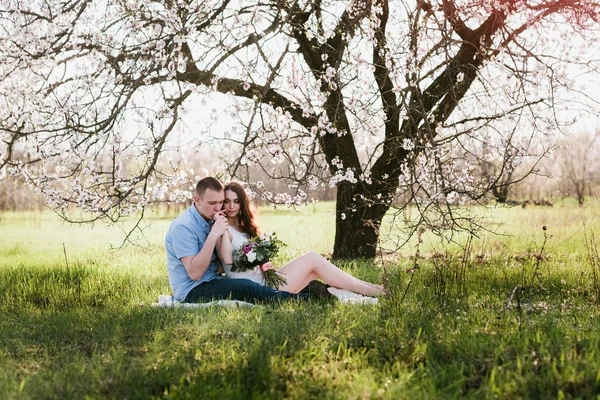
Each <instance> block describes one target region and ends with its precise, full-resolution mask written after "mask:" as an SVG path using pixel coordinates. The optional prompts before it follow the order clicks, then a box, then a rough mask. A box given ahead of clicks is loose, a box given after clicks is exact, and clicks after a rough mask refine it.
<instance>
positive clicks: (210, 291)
mask: <svg viewBox="0 0 600 400" xmlns="http://www.w3.org/2000/svg"><path fill="white" fill-rule="evenodd" d="M309 298H310V295H309V294H307V293H298V294H294V293H289V292H283V291H279V290H275V289H272V288H270V287H268V286H263V285H261V284H259V283H256V282H253V281H251V280H249V279H228V278H217V279H213V280H212V281H208V282H204V283H201V284H199V285H198V286H196V287H195V288H193V289H192V290H191V291H190V292H189V293H188V295H187V296H186V297H185V300H184V302H185V303H202V302H208V301H212V300H241V301H248V302H250V303H258V302H270V303H273V302H277V301H280V300H288V299H294V300H308V299H309Z"/></svg>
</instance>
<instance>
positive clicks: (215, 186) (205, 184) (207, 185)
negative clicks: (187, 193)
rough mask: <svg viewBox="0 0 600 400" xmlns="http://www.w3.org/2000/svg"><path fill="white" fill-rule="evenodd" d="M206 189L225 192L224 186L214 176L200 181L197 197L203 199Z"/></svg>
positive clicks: (197, 187)
mask: <svg viewBox="0 0 600 400" xmlns="http://www.w3.org/2000/svg"><path fill="white" fill-rule="evenodd" d="M206 189H211V190H214V191H215V192H222V191H223V184H222V183H221V182H220V181H219V180H218V179H217V178H213V177H212V176H207V177H206V178H202V179H200V180H199V181H198V184H197V185H196V196H198V197H201V196H202V195H203V194H204V192H206Z"/></svg>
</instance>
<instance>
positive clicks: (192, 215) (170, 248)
mask: <svg viewBox="0 0 600 400" xmlns="http://www.w3.org/2000/svg"><path fill="white" fill-rule="evenodd" d="M210 228H211V226H210V224H209V223H208V222H206V220H204V218H202V216H201V215H200V213H199V212H198V210H196V207H194V204H192V206H191V207H189V208H188V209H187V210H185V211H184V212H183V213H182V214H181V215H180V216H178V217H177V218H175V220H174V221H173V222H172V223H171V226H170V227H169V230H168V231H167V237H166V238H165V247H166V249H167V268H168V269H169V284H170V285H171V288H172V289H173V297H174V298H175V300H177V301H183V300H184V299H185V298H186V296H187V295H188V293H189V292H190V290H192V289H193V288H195V287H196V286H198V285H199V284H201V283H203V282H208V281H211V280H213V279H215V278H217V276H218V275H217V271H218V270H219V267H218V266H217V263H216V262H215V260H216V258H217V251H216V248H215V251H213V254H212V257H211V259H210V264H209V266H208V268H207V270H206V271H205V272H204V274H203V275H202V278H201V279H200V280H199V281H195V280H193V279H192V278H190V276H189V275H188V273H187V271H186V269H185V267H184V266H183V263H182V262H181V258H183V257H187V256H195V255H196V254H198V253H199V252H200V250H201V249H202V246H204V242H205V241H206V238H207V237H208V234H209V233H210Z"/></svg>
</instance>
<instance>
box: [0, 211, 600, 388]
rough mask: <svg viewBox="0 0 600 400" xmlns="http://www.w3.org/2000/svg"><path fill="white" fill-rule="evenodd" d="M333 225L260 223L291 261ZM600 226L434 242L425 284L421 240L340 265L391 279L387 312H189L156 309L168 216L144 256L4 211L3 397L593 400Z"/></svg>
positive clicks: (323, 243)
mask: <svg viewBox="0 0 600 400" xmlns="http://www.w3.org/2000/svg"><path fill="white" fill-rule="evenodd" d="M331 210H332V205H331V204H318V205H317V206H316V207H314V208H313V207H309V208H308V209H304V210H303V211H302V212H299V213H298V212H294V211H290V210H275V211H272V210H268V211H267V210H263V212H262V213H261V216H260V222H261V226H262V227H263V228H264V229H266V230H275V231H277V233H278V235H279V237H281V238H282V239H283V240H284V242H286V243H287V244H288V246H287V247H286V248H285V251H284V252H283V254H282V258H283V259H282V260H281V262H283V261H285V260H286V259H290V258H293V257H295V256H297V255H299V254H302V253H303V252H305V251H308V250H313V249H314V250H317V251H319V252H321V253H330V252H331V249H332V244H333V236H334V231H333V223H334V216H333V214H332V212H331ZM599 215H600V207H598V206H595V207H589V208H585V209H579V208H578V207H573V206H572V205H570V204H565V205H559V206H555V207H554V208H541V207H540V208H536V207H532V208H529V209H521V208H513V209H503V208H499V209H496V210H494V211H493V213H492V216H493V217H494V218H495V221H494V223H495V224H496V226H497V227H498V229H499V230H500V232H503V233H505V234H506V235H503V236H494V235H491V234H486V235H485V236H484V237H481V238H479V239H475V240H474V241H473V248H472V250H471V251H470V253H468V254H467V256H466V257H465V254H464V250H463V249H461V248H460V246H457V245H443V244H440V243H438V242H437V241H436V240H435V238H433V237H431V236H428V235H427V234H426V235H425V243H423V244H422V245H421V249H420V250H421V255H422V258H421V259H419V260H417V265H418V266H419V269H417V270H416V271H415V272H414V275H412V274H411V272H410V269H411V268H412V267H413V266H414V260H413V259H412V258H411V257H412V256H413V255H414V254H415V252H416V242H415V241H411V242H410V243H409V244H408V245H407V246H405V247H404V248H402V249H400V250H399V251H398V252H397V253H396V254H395V255H394V256H393V257H390V258H386V259H385V260H384V261H383V262H382V260H377V261H376V262H367V261H354V262H349V263H345V264H342V265H341V267H342V268H344V269H345V270H347V271H349V272H351V273H353V274H355V275H356V276H358V277H360V278H362V279H367V280H370V281H377V280H378V279H380V280H385V281H386V282H389V284H390V286H391V288H392V295H391V296H390V297H388V298H386V299H382V301H381V304H380V305H379V306H377V307H375V306H344V305H340V304H334V305H329V304H319V303H310V304H299V303H286V304H282V305H277V306H267V307H262V308H253V309H246V308H243V309H242V308H240V309H226V308H218V307H214V308H209V309H197V310H181V309H159V308H153V307H150V304H151V303H152V302H154V301H156V300H157V298H158V295H160V294H167V293H169V292H170V289H169V286H168V280H167V273H166V268H165V255H164V250H163V247H162V240H163V237H164V234H165V232H166V229H167V228H168V225H169V223H170V218H169V216H164V215H161V214H160V213H156V214H154V217H153V218H150V219H149V226H148V227H147V230H146V231H145V236H146V239H147V240H148V242H149V243H150V244H151V246H150V247H149V248H138V247H131V246H129V247H126V248H125V249H122V250H119V251H113V250H111V245H112V246H119V245H120V243H121V241H122V239H123V233H122V231H121V230H120V229H119V228H118V227H113V228H109V227H106V226H103V225H100V224H97V225H96V226H94V228H93V229H90V228H89V227H82V226H70V225H65V224H63V223H61V222H60V221H59V220H58V219H57V218H56V217H55V216H54V215H52V214H50V213H43V214H39V213H29V214H27V213H3V214H1V215H0V398H8V399H12V398H17V399H19V398H23V399H27V398H34V399H38V398H58V399H63V398H85V397H88V398H152V397H153V398H177V399H178V398H389V399H398V398H402V399H404V398H405V399H410V398H458V397H470V398H493V397H498V398H506V399H512V398H536V399H537V398H595V397H596V396H597V393H600V370H599V366H600V349H599V344H600V311H599V310H600V308H599V307H598V303H599V302H598V299H596V298H595V293H596V292H595V290H594V284H593V280H592V278H591V271H592V270H591V268H592V266H591V265H590V262H589V261H588V259H587V256H586V254H587V249H586V247H585V245H584V240H583V228H582V226H583V221H585V224H586V226H587V228H588V232H590V231H594V232H596V233H597V234H600V216H599ZM544 225H545V226H547V227H548V231H547V233H548V234H550V235H552V237H551V238H550V239H549V240H548V244H547V247H546V250H545V252H544V254H543V257H541V259H538V258H537V257H536V256H537V254H538V253H539V250H540V248H541V245H542V242H543V231H542V229H541V227H542V226H544ZM465 240H466V237H465V236H463V237H459V240H458V241H459V242H460V243H464V242H465ZM63 246H64V247H63ZM65 249H66V254H67V257H66V260H65ZM463 260H466V261H463ZM407 271H408V272H407ZM536 271H537V274H536V275H534V273H536ZM538 275H539V279H538V278H537V276H538ZM411 277H414V280H413V281H412V283H411V286H410V288H409V290H408V291H407V292H406V296H405V298H404V300H403V301H401V298H402V296H403V295H404V293H405V291H406V288H407V285H408V283H409V281H410V280H411ZM516 285H524V286H525V289H524V291H523V292H522V293H521V295H520V297H519V298H518V299H517V298H516V297H515V298H513V302H512V305H511V307H508V308H507V307H506V306H507V303H508V299H509V297H510V295H511V293H512V291H513V289H514V288H515V286H516ZM517 300H518V301H517Z"/></svg>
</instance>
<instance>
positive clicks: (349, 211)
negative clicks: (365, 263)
mask: <svg viewBox="0 0 600 400" xmlns="http://www.w3.org/2000/svg"><path fill="white" fill-rule="evenodd" d="M358 193H368V192H367V191H365V190H361V189H360V188H359V187H357V185H356V184H350V183H341V184H338V191H337V199H336V200H337V201H336V218H335V241H334V245H333V258H334V259H338V260H339V259H355V258H374V257H375V256H376V251H377V244H378V238H379V227H380V226H381V220H382V219H383V217H384V215H385V213H386V212H387V211H388V209H389V206H387V205H385V204H381V202H380V201H373V200H374V199H370V198H368V197H365V198H364V199H363V198H361V197H360V196H357V194H358ZM363 196H364V195H363ZM353 210H355V211H353Z"/></svg>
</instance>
